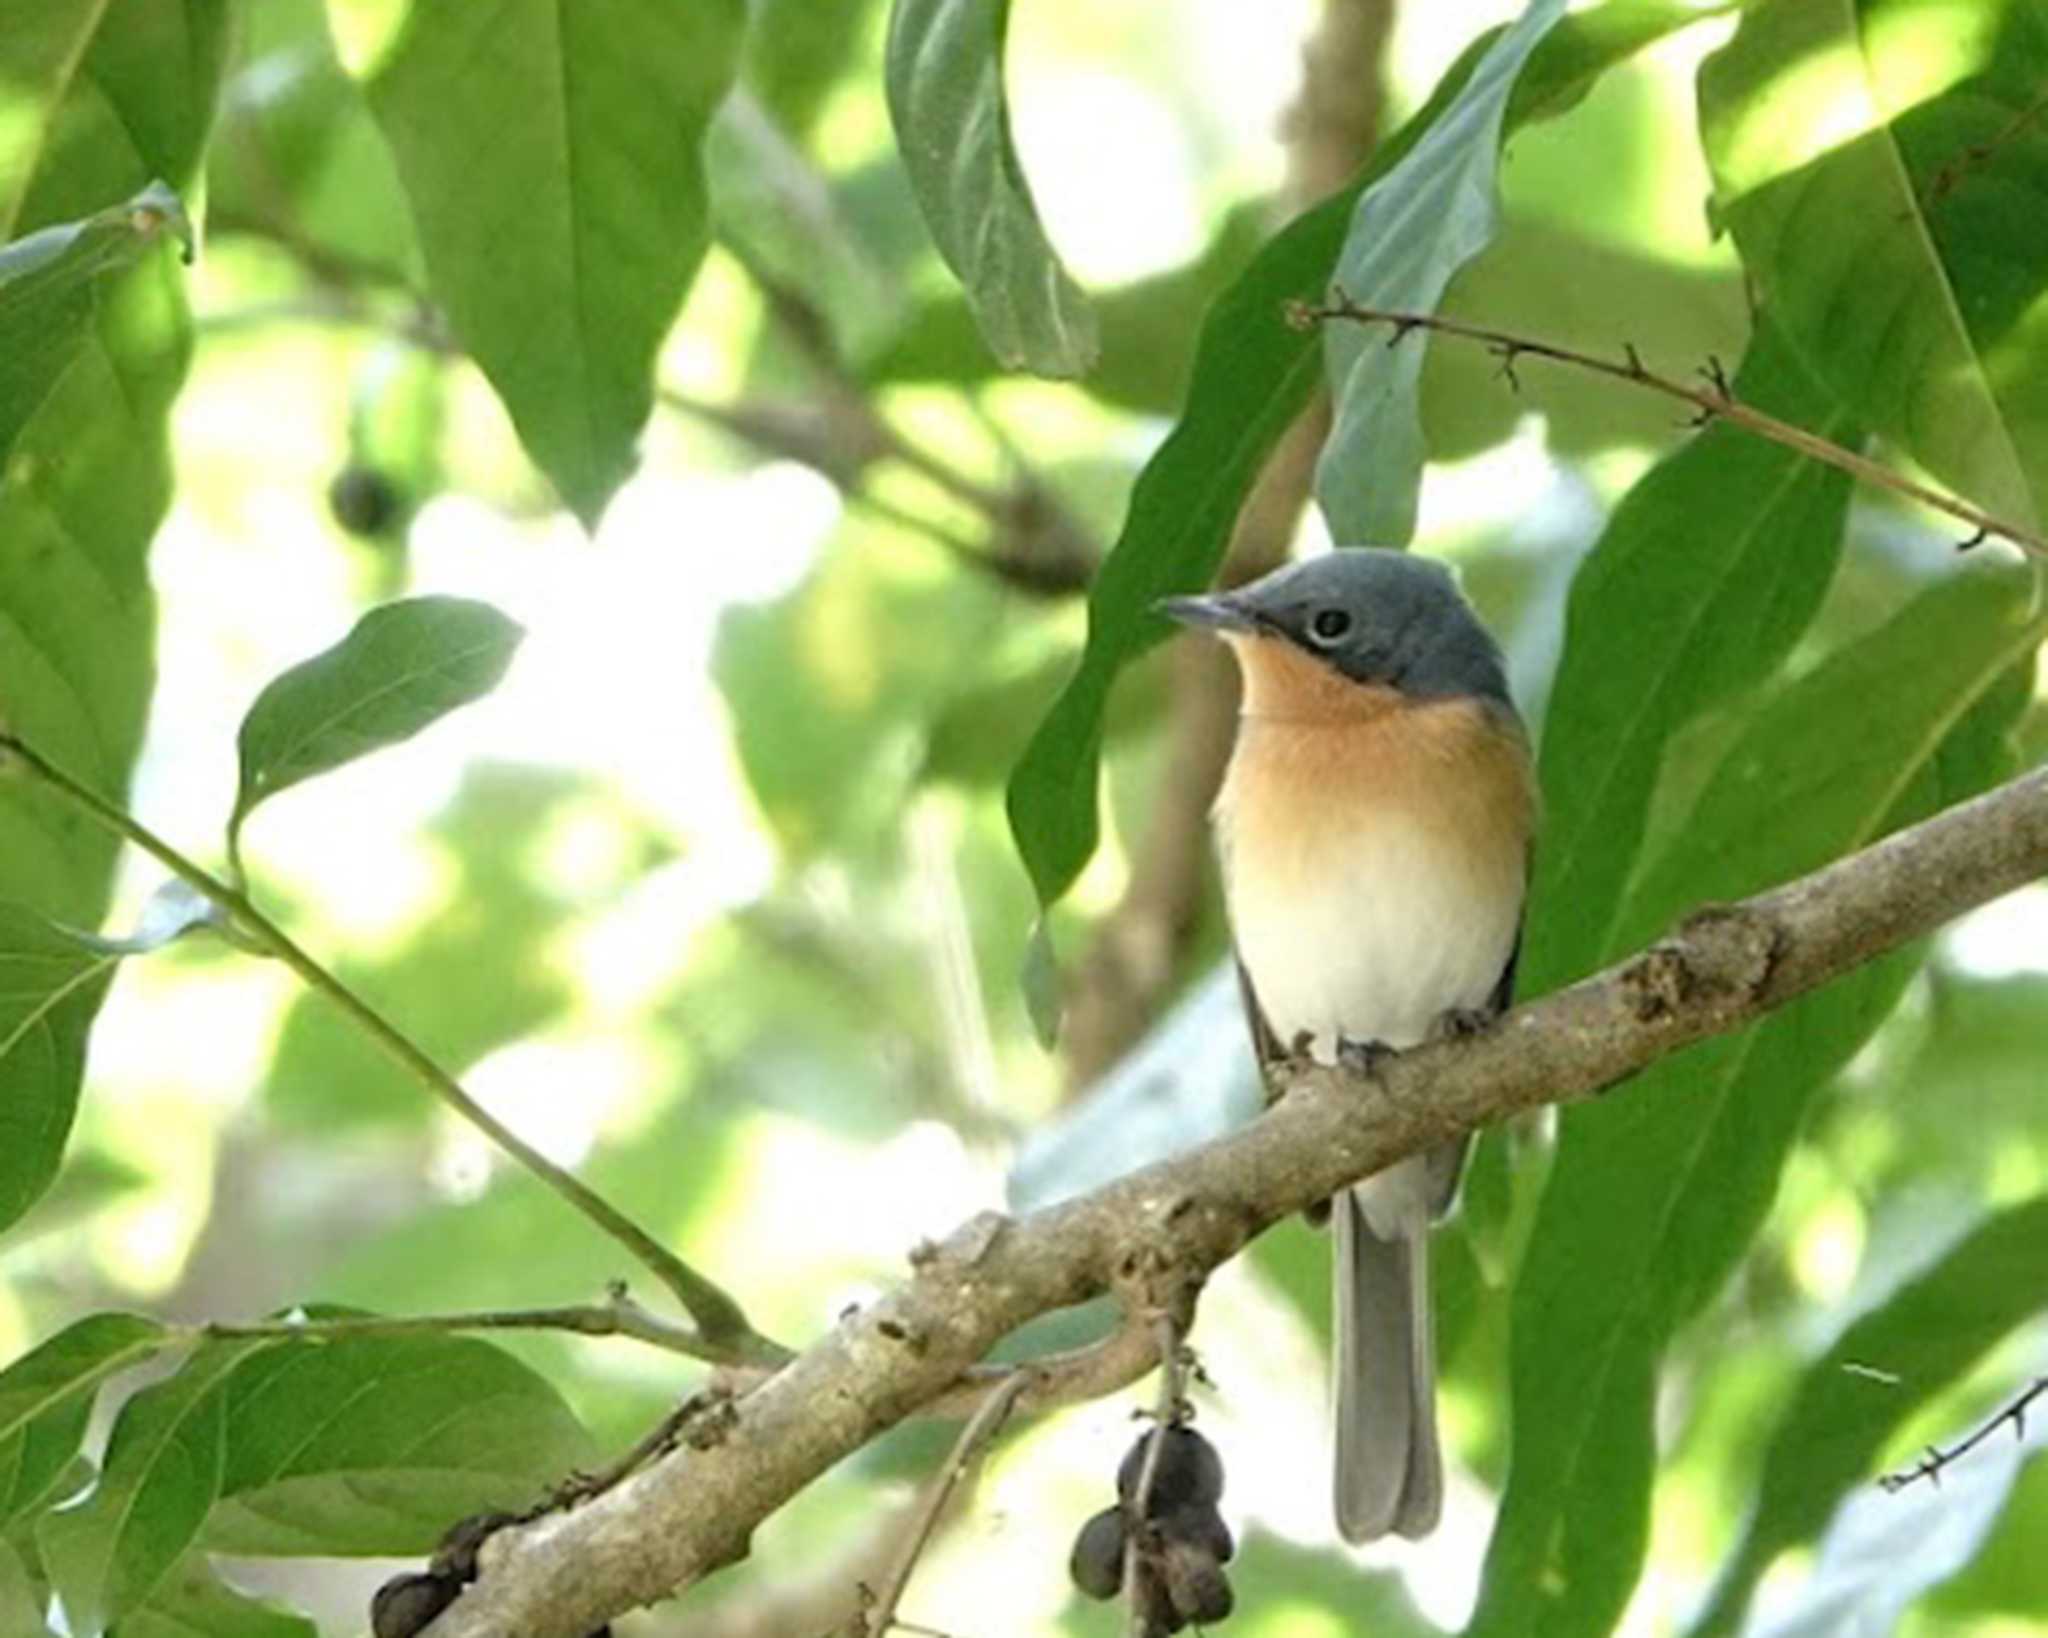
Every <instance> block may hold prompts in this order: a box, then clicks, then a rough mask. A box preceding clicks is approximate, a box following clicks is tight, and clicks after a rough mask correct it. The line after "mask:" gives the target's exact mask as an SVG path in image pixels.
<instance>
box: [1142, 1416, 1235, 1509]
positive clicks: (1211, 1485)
mask: <svg viewBox="0 0 2048 1638" xmlns="http://www.w3.org/2000/svg"><path fill="white" fill-rule="evenodd" d="M1163 1437H1164V1441H1165V1444H1164V1448H1163V1449H1161V1451H1160V1452H1159V1471H1158V1472H1157V1473H1156V1474H1155V1475H1154V1476H1153V1480H1152V1495H1151V1500H1150V1504H1149V1505H1148V1506H1147V1507H1146V1509H1145V1512H1146V1516H1147V1517H1149V1518H1155V1519H1156V1518H1158V1517H1159V1516H1160V1515H1161V1514H1164V1513H1169V1512H1172V1511H1173V1510H1174V1509H1175V1508H1178V1507H1186V1506H1189V1505H1191V1504H1193V1505H1204V1506H1211V1507H1213V1506H1214V1505H1215V1504H1216V1503H1217V1501H1219V1500H1220V1499H1221V1498H1222V1495H1223V1458H1222V1457H1221V1456H1219V1455H1217V1454H1216V1447H1215V1446H1214V1445H1212V1444H1210V1443H1209V1441H1208V1440H1207V1439H1204V1438H1203V1437H1202V1436H1201V1435H1200V1434H1199V1433H1197V1432H1196V1431H1195V1430H1194V1429H1193V1428H1189V1427H1170V1428H1168V1429H1166V1431H1165V1434H1164V1435H1163ZM1151 1442H1152V1435H1151V1434H1150V1433H1146V1434H1144V1435H1142V1436H1141V1437H1140V1438H1139V1440H1138V1442H1137V1443H1136V1444H1134V1445H1132V1446H1131V1448H1130V1451H1129V1452H1128V1453H1127V1454H1126V1455H1125V1457H1124V1459H1123V1464H1122V1466H1120V1467H1119V1468H1118V1469H1117V1470H1116V1493H1117V1494H1118V1495H1119V1496H1121V1497H1122V1498H1123V1499H1124V1500H1125V1501H1131V1500H1133V1499H1134V1498H1135V1497H1136V1495H1137V1492H1138V1483H1139V1481H1140V1480H1141V1479H1142V1478H1143V1477H1144V1473H1145V1450H1146V1447H1147V1446H1148V1445H1150V1444H1151Z"/></svg>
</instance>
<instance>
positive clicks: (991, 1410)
mask: <svg viewBox="0 0 2048 1638" xmlns="http://www.w3.org/2000/svg"><path fill="white" fill-rule="evenodd" d="M1030 1381H1031V1376H1030V1373H1029V1372H1028V1371H1022V1370H1017V1371H1012V1372H1011V1373H1010V1374H1009V1375H1008V1376H1007V1377H1005V1378H1004V1379H1003V1381H1002V1383H1001V1385H1000V1386H998V1387H997V1389H996V1391H995V1392H994V1393H992V1394H990V1395H989V1396H988V1398H986V1399H985V1400H983V1401H982V1405H981V1409H980V1410H978V1411H976V1412H975V1413H974V1415H973V1417H972V1418H970V1419H969V1421H968V1423H967V1425H966V1426H965V1427H964V1428H962V1429H961V1430H960V1437H959V1438H958V1439H957V1440H955V1441H954V1443H953V1449H952V1451H951V1452H950V1453H949V1454H948V1455H947V1457H946V1465H945V1466H944V1467H942V1468H940V1469H939V1471H938V1472H937V1473H936V1474H935V1475H933V1478H932V1482H931V1485H930V1487H929V1488H928V1489H927V1490H926V1491H925V1495H924V1500H923V1501H922V1502H921V1503H919V1505H918V1509H917V1517H916V1518H915V1519H913V1520H912V1521H911V1525H910V1529H909V1531H908V1532H907V1533H906V1534H905V1536H904V1538H903V1547H902V1550H901V1551H900V1552H899V1553H898V1554H897V1556H896V1562H895V1563H894V1564H893V1565H891V1566H890V1569H889V1578H888V1580H886V1581H885V1582H883V1583H882V1590H881V1592H880V1593H879V1594H878V1595H877V1596H876V1598H875V1602H874V1607H873V1608H871V1609H870V1610H869V1611H868V1612H867V1631H868V1632H869V1633H870V1634H871V1635H872V1638H882V1634H884V1633H886V1632H888V1631H889V1630H890V1628H892V1627H897V1628H901V1629H902V1630H903V1631H906V1632H912V1631H916V1630H917V1629H916V1628H914V1627H909V1626H906V1625H905V1624H904V1623H903V1622H901V1621H898V1620H897V1619H896V1607H897V1605H899V1604H900V1603H902V1602H903V1591H904V1589H905V1588H906V1587H908V1586H909V1585H910V1577H911V1575H912V1573H913V1572H914V1571H915V1570H916V1569H917V1561H918V1560H919V1559H920V1558H922V1557H923V1556H924V1550H925V1547H926V1546H927V1545H928V1544H929V1543H930V1541H931V1539H932V1532H933V1531H934V1530H936V1529H937V1528H938V1524H939V1515H940V1514H942V1513H943V1512H945V1510H946V1503H947V1502H948V1501H949V1500H950V1499H951V1498H952V1495H953V1489H954V1486H956V1485H957V1484H959V1482H960V1481H961V1480H962V1479H964V1478H965V1477H966V1476H967V1470H968V1469H969V1468H970V1467H972V1466H973V1465H974V1462H975V1459H976V1458H977V1457H979V1456H980V1454H981V1451H982V1447H983V1446H984V1445H986V1444H988V1442H989V1441H990V1440H992V1439H993V1438H995V1436H996V1434H997V1433H999V1432H1000V1431H1001V1430H1002V1426H1003V1423H1004V1422H1006V1421H1008V1420H1009V1416H1010V1412H1011V1411H1012V1410H1014V1409H1015V1408H1016V1405H1017V1401H1018V1399H1019V1398H1021V1397H1022V1395H1023V1393H1024V1389H1025V1388H1026V1387H1027V1386H1028V1385H1029V1383H1030Z"/></svg>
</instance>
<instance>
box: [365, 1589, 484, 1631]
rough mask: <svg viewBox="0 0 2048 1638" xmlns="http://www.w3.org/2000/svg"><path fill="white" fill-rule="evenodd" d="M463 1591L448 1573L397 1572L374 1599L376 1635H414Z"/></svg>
mask: <svg viewBox="0 0 2048 1638" xmlns="http://www.w3.org/2000/svg"><path fill="white" fill-rule="evenodd" d="M461 1591H462V1588H461V1586H460V1585H459V1584H458V1583H456V1582H454V1581H451V1580H449V1579H448V1578H447V1577H446V1576H440V1575H433V1574H431V1573H430V1574H427V1575H395V1576H393V1577H392V1578H391V1579H390V1580H389V1581H387V1582H385V1583H384V1585H383V1586H381V1587H379V1588H378V1589H377V1591H376V1592H375V1594H374V1595H372V1597H371V1599H370V1631H371V1632H372V1633H373V1634H375V1638H413V1634H414V1633H416V1632H419V1631H422V1630H423V1629H424V1628H425V1627H426V1625H427V1623H428V1622H430V1621H432V1620H433V1619H434V1617H435V1616H437V1615H439V1614H440V1613H441V1612H442V1611H443V1610H445V1609H446V1608H447V1607H448V1606H449V1605H450V1604H452V1603H454V1602H455V1600H456V1597H457V1596H458V1595H459V1594H460V1593H461Z"/></svg>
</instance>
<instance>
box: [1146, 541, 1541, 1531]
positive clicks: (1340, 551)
mask: <svg viewBox="0 0 2048 1638" xmlns="http://www.w3.org/2000/svg"><path fill="white" fill-rule="evenodd" d="M1157 607H1158V609H1159V611H1160V612H1161V613H1163V614H1165V615H1167V616H1168V617H1169V618H1171V619H1173V620H1176V621H1178V622H1180V623H1181V624H1183V625H1186V626H1190V627H1195V628H1199V629H1202V630H1206V631H1209V632H1213V633H1215V634H1217V635H1219V636H1220V637H1222V638H1223V639H1224V640H1225V641H1226V642H1227V643H1228V644H1229V645H1230V647H1231V649H1232V650H1233V651H1234V652H1235V655H1236V658H1237V663H1238V669H1239V672H1240V674H1241V678H1242V682H1243V688H1242V692H1241V704H1240V709H1239V715H1238V721H1237V727H1236V733H1235V737H1234V740H1233V743H1232V748H1231V754H1230V761H1229V766H1228V769H1227V771H1226V773H1225V775H1224V778H1223V783H1222V787H1221V790H1220V793H1219V795H1218V797H1217V800H1216V805H1215V809H1214V812H1213V816H1212V817H1213V821H1214V828H1215V833H1216V841H1217V854H1218V859H1219V863H1220V865H1221V873H1222V879H1223V893H1224V902H1225V907H1226V910H1227V912H1228V920H1229V924H1230V932H1231V939H1232V942H1233V944H1234V946H1235V951H1236V958H1237V970H1238V979H1239V987H1240V990H1241V992H1242V995H1243V999H1244V1006H1245V1012H1246V1016H1247V1019H1248V1021H1249V1023H1250V1026H1251V1034H1252V1042H1253V1047H1254V1050H1255V1052H1256V1053H1257V1056H1258V1058H1259V1061H1260V1064H1261V1067H1262V1069H1263V1070H1265V1071H1267V1072H1268V1075H1269V1083H1270V1071H1271V1070H1272V1069H1273V1068H1274V1067H1275V1066H1277V1065H1278V1064H1280V1063H1282V1062H1283V1061H1285V1060H1287V1059H1289V1058H1290V1057H1293V1058H1300V1057H1308V1058H1312V1059H1314V1060H1316V1061H1318V1062H1323V1063H1333V1062H1334V1063H1343V1064H1347V1065H1350V1066H1352V1067H1354V1068H1366V1069H1370V1068H1371V1067H1372V1066H1373V1065H1374V1064H1376V1063H1377V1062H1378V1061H1379V1059H1380V1058H1381V1056H1382V1055H1384V1054H1386V1053H1388V1052H1391V1051H1400V1050H1403V1049H1406V1048H1409V1047H1412V1046H1415V1045H1418V1044H1420V1043H1422V1042H1424V1041H1428V1040H1432V1039H1436V1038H1439V1037H1442V1036H1446V1035H1459V1034H1464V1033H1469V1032H1470V1031H1471V1030H1473V1029H1476V1028H1479V1027H1482V1026H1483V1025H1484V1023H1485V1022H1486V1021H1487V1020H1489V1019H1490V1018H1492V1017H1494V1016H1496V1015H1497V1014H1499V1013H1500V1012H1502V1011H1504V1010H1506V1008H1507V1006H1508V1004H1509V1002H1510V1000H1511V999H1512V995H1513V990H1514V976H1515V959H1516V956H1517V954H1518V952H1519V950H1520V946H1521V930H1522V913H1523V902H1524V899H1525V897H1526V894H1527V888H1528V880H1529V864H1530V853H1531V847H1532V841H1533V837H1534V833H1535V827H1536V818H1537V790H1536V778H1535V770H1534V766H1533V764H1532V762H1531V760H1530V755H1529V742H1528V734H1527V732H1526V730H1525V729H1524V727H1523V724H1522V719H1521V716H1520V714H1519V713H1518V712H1517V711H1516V709H1515V705H1514V701H1513V700H1512V699H1511V698H1510V697H1509V694H1508V685H1507V675H1506V669H1505V666H1504V663H1503V660H1502V656H1501V651H1500V647H1499V645H1498V644H1497V643H1496V642H1495V641H1494V639H1493V637H1492V635H1491V634H1490V633H1489V632H1488V631H1487V629H1486V627H1485V625H1484V624H1483V623H1482V622H1481V621H1480V619H1479V616H1478V614H1477V613H1476V612H1475V611H1474V610H1473V608H1472V606H1471V604H1470V603H1468V602H1467V601H1466V600H1465V597H1464V595H1463V594H1462V593H1461V592H1460V590H1459V589H1458V585H1457V582H1456V581H1455V579H1454V578H1453V577H1452V575H1451V572H1450V571H1449V569H1448V568H1446V567H1445V566H1444V565H1443V564H1441V563H1437V562H1434V561H1431V560H1429V559H1427V558H1423V557H1417V556H1412V555H1410V554H1408V553H1406V552H1401V551H1395V550H1390V549H1386V548H1376V547H1340V548H1337V549H1335V550H1332V551H1330V552H1327V553H1325V554H1323V555H1321V556H1317V557H1311V558H1308V559H1305V560H1303V561H1301V562H1298V563H1294V564H1291V565H1289V566H1287V567H1283V568H1280V569H1277V570H1275V571H1273V572H1272V573H1270V574H1267V575H1266V576H1264V577H1263V578H1261V579H1258V580H1255V581H1253V582H1251V583H1250V584H1248V585H1245V586H1242V587H1239V588H1237V589H1236V590H1232V591H1224V592H1219V593H1214V594H1211V595H1207V596H1195V597H1175V598H1168V599H1164V600H1162V601H1161V602H1160V603H1159V604H1158V605H1157ZM1465 1144H1466V1140H1464V1139H1459V1140H1456V1141H1454V1142H1450V1143H1446V1144H1443V1145H1440V1146H1437V1147H1435V1148H1432V1149H1430V1150H1427V1151H1425V1152H1424V1153H1421V1154H1418V1155H1413V1156H1410V1157H1408V1158H1407V1159H1404V1160H1400V1161H1397V1162H1396V1163H1395V1164H1393V1165H1392V1166H1389V1167H1388V1168H1387V1169H1386V1170H1384V1171H1382V1172H1379V1173H1376V1174H1375V1175H1373V1176H1372V1177H1369V1178H1367V1179H1365V1180H1364V1181H1363V1182H1361V1183H1358V1184H1356V1185H1354V1186H1352V1187H1350V1188H1348V1189H1346V1190H1345V1191H1344V1192H1343V1193H1342V1194H1340V1195H1339V1196H1338V1197H1337V1198H1336V1199H1334V1200H1332V1201H1331V1202H1330V1203H1329V1215H1330V1220H1331V1226H1332V1232H1333V1235H1334V1239H1335V1254H1334V1257H1333V1261H1332V1268H1333V1273H1332V1285H1333V1292H1334V1314H1335V1318H1334V1330H1335V1342H1334V1355H1335V1357H1334V1361H1333V1369H1332V1375H1333V1378H1334V1384H1335V1391H1334V1421H1335V1445H1336V1454H1335V1472H1334V1485H1333V1490H1334V1502H1335V1514H1336V1523H1337V1528H1338V1531H1339V1533H1340V1534H1341V1535H1342V1536H1343V1537H1344V1539H1345V1540H1347V1541H1349V1542H1352V1543H1360V1542H1366V1541H1371V1540H1374V1539H1376V1538H1378V1537H1381V1536H1384V1535H1387V1534H1389V1533H1395V1534H1399V1535H1402V1536H1406V1537H1410V1538H1414V1537H1420V1536H1424V1535H1427V1534H1428V1533H1429V1532H1430V1531H1431V1530H1432V1529H1434V1528H1435V1527H1436V1524H1437V1522H1438V1520H1439V1518H1440V1516H1441V1514H1442V1510H1443V1491H1444V1477H1443V1457H1442V1452H1441V1448H1440V1446H1439V1444H1438V1440H1437V1430H1436V1384H1435V1377H1436V1362H1435V1347H1434V1342H1433V1337H1432V1315H1431V1310H1430V1296H1429V1253H1428V1245H1429V1241H1428V1236H1429V1228H1430V1224H1431V1223H1432V1222H1433V1221H1434V1220H1435V1219H1437V1218H1438V1217H1440V1216H1442V1215H1443V1214H1444V1213H1445V1212H1446V1211H1448V1210H1449V1209H1450V1206H1451V1204H1452V1201H1453V1198H1454V1196H1455V1194H1456V1191H1457V1183H1458V1174H1459V1171H1460V1170H1461V1168H1462V1165H1463V1161H1464V1151H1465Z"/></svg>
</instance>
